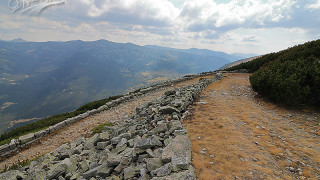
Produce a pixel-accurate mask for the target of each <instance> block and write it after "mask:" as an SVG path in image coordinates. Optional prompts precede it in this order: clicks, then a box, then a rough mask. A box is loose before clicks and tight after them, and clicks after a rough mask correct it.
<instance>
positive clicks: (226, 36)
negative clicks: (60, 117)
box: [0, 0, 320, 54]
mask: <svg viewBox="0 0 320 180" xmlns="http://www.w3.org/2000/svg"><path fill="white" fill-rule="evenodd" d="M52 1H53V2H54V1H56V2H58V1H65V3H62V4H59V5H51V6H49V7H46V8H44V9H42V11H41V13H40V14H37V13H36V12H37V11H36V10H39V6H38V9H35V10H34V11H32V13H31V14H28V13H26V12H28V11H27V10H30V8H29V7H31V6H32V5H41V4H42V5H43V4H45V3H48V2H52ZM28 2H29V4H28ZM17 7H20V8H19V9H16V11H14V12H13V10H14V9H15V8H17ZM27 8H29V9H27ZM41 8H42V7H41V6H40V9H41ZM29 12H30V11H29ZM319 37H320V0H1V2H0V39H1V40H11V39H15V38H23V39H25V40H28V41H69V40H83V41H95V40H99V39H106V40H109V41H113V42H119V43H126V42H130V43H134V44H138V45H160V46H166V47H173V48H181V49H187V48H199V49H210V50H215V51H223V52H227V53H254V54H266V53H270V52H277V51H279V50H282V49H286V48H288V47H291V46H294V45H297V44H301V43H304V42H307V41H311V40H316V39H319Z"/></svg>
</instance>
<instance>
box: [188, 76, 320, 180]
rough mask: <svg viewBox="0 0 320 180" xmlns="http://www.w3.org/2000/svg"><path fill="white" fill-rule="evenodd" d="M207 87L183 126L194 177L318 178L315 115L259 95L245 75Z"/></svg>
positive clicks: (319, 143) (319, 132)
mask: <svg viewBox="0 0 320 180" xmlns="http://www.w3.org/2000/svg"><path fill="white" fill-rule="evenodd" d="M225 76H226V78H224V79H223V80H222V81H219V82H214V83H212V84H211V85H209V86H208V87H207V88H206V89H205V90H204V91H203V92H202V94H201V95H200V97H199V102H197V103H195V105H194V106H193V109H192V110H191V112H192V115H191V116H190V117H188V118H187V120H186V121H185V122H184V125H185V126H186V128H187V131H188V133H189V137H190V140H191V142H192V157H193V159H192V164H193V166H194V168H195V172H196V175H197V177H198V179H320V124H319V121H320V113H319V111H316V110H310V109H301V110H297V109H287V108H284V107H281V106H278V105H276V104H273V103H271V102H268V101H266V100H264V99H263V98H261V97H259V96H258V95H257V94H256V93H255V92H254V91H253V90H252V88H251V86H250V83H249V74H225Z"/></svg>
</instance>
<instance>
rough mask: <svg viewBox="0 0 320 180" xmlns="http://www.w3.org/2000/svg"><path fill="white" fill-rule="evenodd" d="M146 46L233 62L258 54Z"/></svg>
mask: <svg viewBox="0 0 320 180" xmlns="http://www.w3.org/2000/svg"><path fill="white" fill-rule="evenodd" d="M144 47H148V48H153V49H162V50H172V51H179V52H185V53H189V54H194V55H203V56H212V57H215V58H223V59H226V60H229V61H232V62H233V61H237V60H240V59H244V58H250V57H254V56H257V54H244V53H234V54H228V53H225V52H220V51H212V50H209V49H197V48H190V49H175V48H169V47H162V46H155V45H145V46H144Z"/></svg>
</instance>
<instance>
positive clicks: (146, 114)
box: [0, 73, 223, 180]
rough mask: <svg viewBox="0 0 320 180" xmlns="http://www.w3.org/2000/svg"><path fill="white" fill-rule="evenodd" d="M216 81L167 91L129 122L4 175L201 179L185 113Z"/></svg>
mask: <svg viewBox="0 0 320 180" xmlns="http://www.w3.org/2000/svg"><path fill="white" fill-rule="evenodd" d="M222 78H223V76H222V75H221V74H219V73H218V74H216V75H215V76H214V78H212V79H200V81H199V83H197V84H193V85H190V86H185V87H183V88H180V89H175V90H172V91H167V92H166V93H165V95H164V96H162V97H159V98H158V99H156V100H155V101H153V102H149V103H147V104H145V105H142V106H140V107H138V108H137V109H136V114H135V115H134V116H132V117H130V118H129V119H127V120H126V121H125V122H122V123H120V124H118V125H115V126H113V127H105V128H104V131H103V132H102V133H100V134H95V135H93V136H92V137H90V138H88V139H85V138H79V139H77V140H76V141H75V142H73V143H71V144H69V145H66V144H65V145H62V146H61V147H60V148H58V149H57V150H55V151H54V152H51V153H48V154H46V155H44V156H42V157H41V158H40V159H38V160H37V161H33V162H31V164H30V165H29V166H27V167H22V168H19V169H18V170H14V171H9V172H6V173H3V174H0V179H14V178H16V179H19V178H20V179H59V180H63V179H106V178H107V179H156V180H157V179H195V176H194V172H193V168H192V166H191V143H190V140H189V138H188V135H187V132H186V130H185V129H184V128H183V126H182V125H181V121H182V119H183V113H184V112H185V111H186V108H187V106H188V105H190V104H191V103H192V102H193V101H194V100H195V98H196V96H197V95H198V94H199V92H200V91H201V90H203V89H204V88H205V87H206V86H207V85H208V84H210V83H211V82H213V81H217V80H220V79H222Z"/></svg>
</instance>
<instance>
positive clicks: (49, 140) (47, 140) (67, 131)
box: [0, 76, 212, 170]
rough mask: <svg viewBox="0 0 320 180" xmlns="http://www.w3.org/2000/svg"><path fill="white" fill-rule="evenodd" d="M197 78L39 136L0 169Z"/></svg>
mask: <svg viewBox="0 0 320 180" xmlns="http://www.w3.org/2000/svg"><path fill="white" fill-rule="evenodd" d="M207 77H212V76H207ZM199 79H200V77H199V78H195V79H192V80H188V81H184V82H180V83H177V84H174V85H173V86H170V87H166V88H161V89H159V90H156V91H153V92H150V93H148V94H145V95H143V96H140V97H138V98H135V99H132V100H130V101H128V102H125V103H122V104H120V105H119V106H117V107H114V108H111V109H109V110H106V111H103V112H101V113H99V114H95V115H92V116H89V117H87V118H85V119H83V120H81V121H79V122H77V123H74V124H71V125H68V126H66V127H64V128H63V129H61V130H58V131H56V132H54V133H52V134H49V135H47V136H46V137H43V138H41V139H40V140H39V142H37V143H34V144H32V145H31V147H30V148H27V149H24V150H21V151H20V152H18V153H17V154H15V155H14V156H12V157H10V158H7V159H5V160H4V161H2V162H0V170H2V169H3V168H4V167H5V165H7V166H10V165H12V164H13V163H16V162H17V161H23V160H27V159H29V160H30V159H33V158H36V157H38V156H40V155H43V154H46V153H48V152H52V151H53V150H55V149H56V148H58V147H60V146H61V145H62V144H65V143H70V142H72V141H74V140H76V139H77V138H79V137H82V136H84V137H88V136H89V135H90V134H91V133H92V131H91V130H92V128H93V127H95V126H97V125H99V124H102V123H106V122H117V121H123V120H125V119H126V118H128V117H130V116H132V115H134V114H135V110H136V107H138V106H139V105H141V104H145V103H148V102H150V101H153V100H155V99H156V98H158V97H160V96H162V95H163V94H164V92H165V91H168V90H171V89H173V88H174V87H177V88H178V87H182V86H185V85H190V84H194V83H198V81H199Z"/></svg>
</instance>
